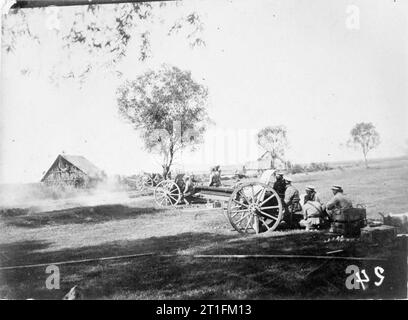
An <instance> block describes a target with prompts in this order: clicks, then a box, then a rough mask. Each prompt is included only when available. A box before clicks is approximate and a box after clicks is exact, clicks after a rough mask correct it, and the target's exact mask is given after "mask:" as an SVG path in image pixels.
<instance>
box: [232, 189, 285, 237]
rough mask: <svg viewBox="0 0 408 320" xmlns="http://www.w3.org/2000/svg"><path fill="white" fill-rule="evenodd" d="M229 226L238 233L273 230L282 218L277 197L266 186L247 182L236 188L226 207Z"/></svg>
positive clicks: (280, 205) (279, 200)
mask: <svg viewBox="0 0 408 320" xmlns="http://www.w3.org/2000/svg"><path fill="white" fill-rule="evenodd" d="M227 216H228V220H229V221H230V223H231V225H232V226H233V227H234V229H235V230H237V231H238V232H240V233H247V234H251V233H263V232H271V231H273V230H275V229H276V228H277V227H278V225H279V223H280V222H281V220H282V217H283V206H282V202H281V199H280V198H279V195H278V194H277V193H276V191H275V190H273V189H272V188H271V187H269V186H268V185H266V184H263V183H259V182H248V183H244V184H241V185H239V186H237V187H236V189H235V190H234V192H233V193H232V195H231V197H230V200H229V202H228V207H227Z"/></svg>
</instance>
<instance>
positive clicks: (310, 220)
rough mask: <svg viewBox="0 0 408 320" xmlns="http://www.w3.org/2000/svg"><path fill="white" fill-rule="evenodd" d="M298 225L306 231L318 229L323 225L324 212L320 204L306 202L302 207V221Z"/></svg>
mask: <svg viewBox="0 0 408 320" xmlns="http://www.w3.org/2000/svg"><path fill="white" fill-rule="evenodd" d="M299 224H300V225H301V226H302V227H305V228H306V230H313V229H319V228H320V227H321V226H322V225H323V224H324V212H323V206H322V205H321V203H320V202H318V201H311V200H309V201H307V202H306V203H305V204H304V206H303V220H301V221H300V222H299Z"/></svg>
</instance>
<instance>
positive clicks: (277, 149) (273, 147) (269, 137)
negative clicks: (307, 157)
mask: <svg viewBox="0 0 408 320" xmlns="http://www.w3.org/2000/svg"><path fill="white" fill-rule="evenodd" d="M257 142H258V145H259V146H260V147H262V148H263V149H264V150H265V153H264V154H263V155H262V157H261V158H263V157H265V156H267V155H269V156H270V158H271V168H275V162H276V160H277V159H281V160H282V159H283V157H284V155H285V151H286V148H287V147H288V139H287V132H286V128H285V127H283V126H275V127H266V128H264V129H262V130H261V131H259V132H258V134H257ZM282 161H283V160H282Z"/></svg>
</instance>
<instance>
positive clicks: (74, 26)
mask: <svg viewBox="0 0 408 320" xmlns="http://www.w3.org/2000/svg"><path fill="white" fill-rule="evenodd" d="M54 2H55V3H56V4H57V5H58V6H57V7H47V6H50V3H52V2H50V1H32V3H33V5H32V6H31V3H30V2H27V1H19V2H18V3H19V5H17V6H14V7H15V8H19V9H14V10H11V12H10V14H8V15H5V16H3V21H2V22H3V25H2V47H3V49H4V50H5V52H6V53H9V54H11V53H16V51H18V50H17V48H19V47H18V45H19V44H20V45H21V46H23V49H22V50H24V44H25V43H20V41H21V40H22V39H26V40H32V41H34V43H37V44H38V45H41V44H42V42H43V41H45V40H46V39H48V41H50V36H51V35H53V37H54V38H52V41H53V43H55V44H57V45H58V47H59V48H61V49H62V51H61V52H62V54H61V52H58V53H56V55H58V56H61V58H60V59H61V61H57V62H54V65H53V66H52V67H51V68H52V69H51V71H50V72H49V73H50V79H51V80H52V81H53V82H55V83H57V81H58V80H59V79H60V78H73V79H76V80H79V81H80V82H81V83H82V82H84V81H85V80H86V79H87V77H88V76H89V74H90V73H91V72H92V71H93V70H95V69H98V68H102V69H103V70H104V71H105V70H111V71H113V72H114V73H115V74H117V75H118V76H120V75H121V73H120V71H119V70H117V66H118V65H119V63H120V62H121V61H122V59H123V57H125V56H126V53H127V48H128V46H129V43H130V42H131V40H135V41H136V43H137V45H138V46H139V56H138V57H137V58H138V59H139V60H140V61H144V60H146V59H148V58H150V57H151V56H152V55H153V53H152V52H151V48H150V44H151V38H152V37H153V36H154V35H153V34H152V33H151V30H152V29H157V28H155V26H157V25H162V26H163V27H162V28H160V30H161V31H157V30H156V31H157V32H164V35H167V36H173V35H176V34H182V35H183V36H185V38H186V41H187V42H188V43H189V45H190V46H191V47H193V48H194V47H199V46H203V45H205V42H204V40H203V39H202V37H201V35H202V31H203V29H204V24H203V23H202V21H201V18H200V15H199V14H198V13H197V12H195V11H194V10H192V9H189V8H188V7H187V8H185V4H184V3H181V2H180V1H174V2H173V1H171V2H170V3H167V2H163V1H162V2H153V3H152V2H135V1H131V0H129V1H128V2H127V3H125V1H120V0H118V3H115V4H106V2H108V1H103V0H94V1H93V3H104V2H105V4H89V2H88V1H87V0H78V1H76V2H78V3H81V4H82V5H76V6H65V7H64V6H63V2H62V1H61V2H59V1H58V0H55V1H54ZM71 2H73V1H71ZM60 5H61V6H60ZM174 6H176V7H177V9H176V10H177V11H176V12H177V14H176V16H174V15H173V16H172V18H167V16H166V11H164V10H166V8H173V7H174ZM25 7H28V8H25ZM31 7H35V8H31ZM22 8H23V9H22ZM167 13H168V12H167ZM39 22H40V23H39ZM41 22H43V23H41ZM46 47H47V50H48V47H49V46H46ZM76 56H79V57H80V59H76ZM62 65H65V66H67V67H66V70H63V71H62V74H57V75H55V74H54V73H55V72H57V73H59V72H61V71H60V70H61V66H62ZM42 68H44V66H42ZM54 69H58V71H55V70H54ZM22 71H24V74H29V73H30V72H28V71H30V70H28V71H27V70H22Z"/></svg>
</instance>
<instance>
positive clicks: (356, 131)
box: [348, 122, 380, 168]
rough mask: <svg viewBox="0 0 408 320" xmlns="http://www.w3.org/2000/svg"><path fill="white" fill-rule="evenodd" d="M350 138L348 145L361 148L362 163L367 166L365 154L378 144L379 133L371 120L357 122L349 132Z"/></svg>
mask: <svg viewBox="0 0 408 320" xmlns="http://www.w3.org/2000/svg"><path fill="white" fill-rule="evenodd" d="M350 135H351V138H350V140H349V141H348V145H349V146H352V147H357V148H361V150H362V151H363V155H364V163H365V166H366V168H368V160H367V154H368V152H369V151H370V150H372V149H374V148H376V147H377V146H378V145H379V144H380V134H379V133H378V132H377V130H376V128H375V126H374V125H373V124H372V123H371V122H360V123H357V124H356V125H355V126H354V127H353V129H352V130H351V132H350Z"/></svg>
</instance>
